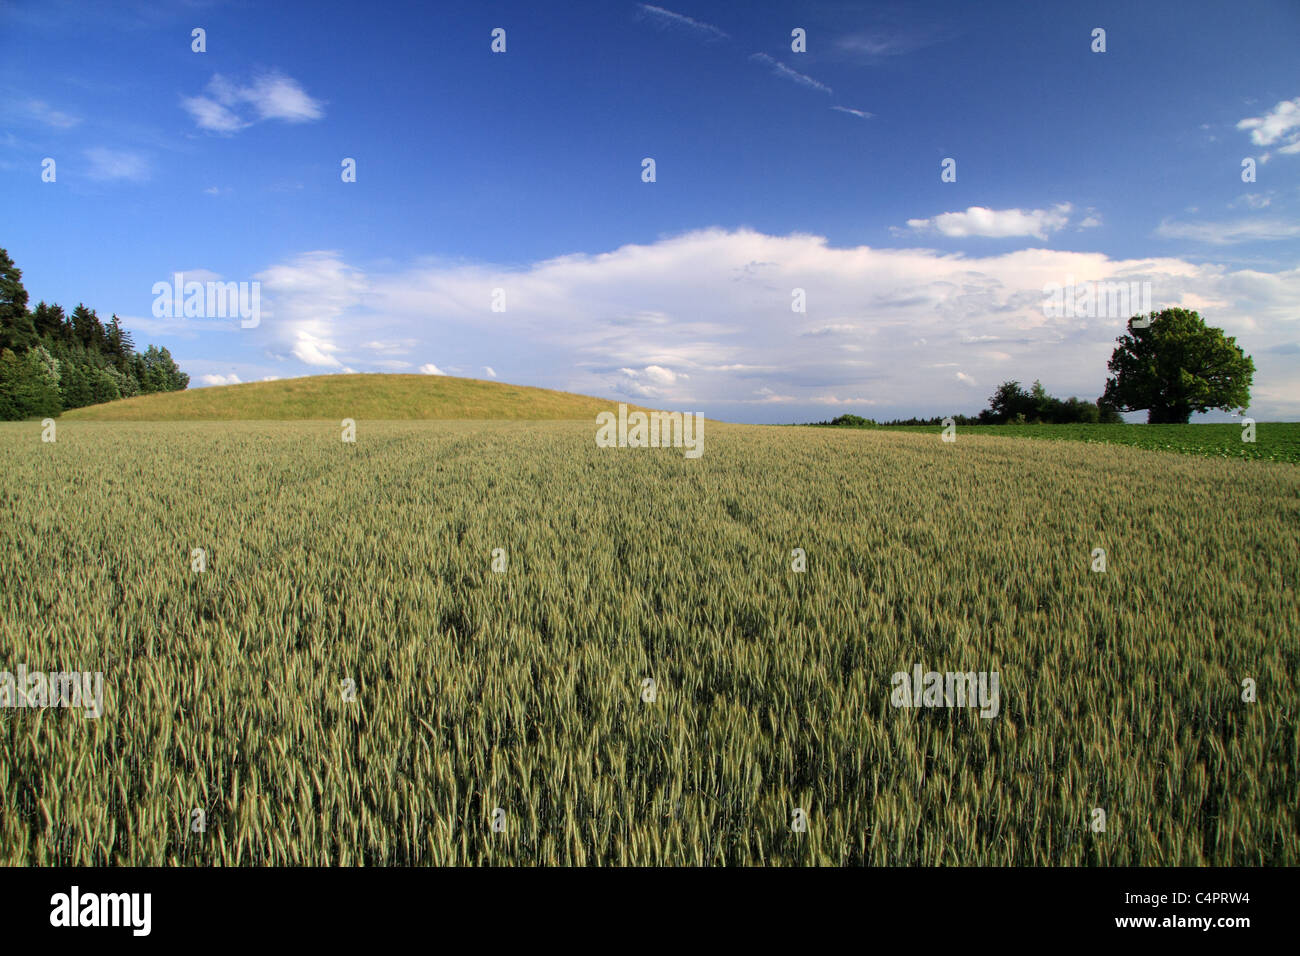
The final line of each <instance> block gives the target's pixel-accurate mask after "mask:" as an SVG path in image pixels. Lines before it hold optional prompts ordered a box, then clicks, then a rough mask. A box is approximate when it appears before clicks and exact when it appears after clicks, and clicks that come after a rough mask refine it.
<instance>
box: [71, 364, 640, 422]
mask: <svg viewBox="0 0 1300 956" xmlns="http://www.w3.org/2000/svg"><path fill="white" fill-rule="evenodd" d="M616 404H617V402H616V400H607V399H600V398H593V397H591V396H589V395H575V394H573V393H571V392H556V391H552V390H550V389H546V388H532V387H529V386H526V385H507V384H505V383H504V382H489V381H484V380H482V379H475V378H454V377H452V376H449V375H317V376H311V377H307V378H292V379H280V380H277V381H274V382H249V383H247V384H244V385H221V386H214V387H211V388H195V389H189V390H187V391H184V392H164V393H161V394H156V395H141V396H138V397H136V398H125V399H122V400H121V401H116V402H108V403H105V404H103V405H92V406H89V407H87V408H78V409H75V410H73V411H69V412H65V413H64V414H63V418H65V419H73V420H79V421H236V420H245V421H249V420H269V421H291V420H299V419H344V418H354V419H371V420H378V419H402V420H410V419H475V420H481V419H496V420H515V421H522V420H531V421H542V420H569V421H578V420H586V421H591V420H594V418H595V416H596V414H597V413H598V412H603V411H610V410H611V409H613V408H614V407H615V405H616Z"/></svg>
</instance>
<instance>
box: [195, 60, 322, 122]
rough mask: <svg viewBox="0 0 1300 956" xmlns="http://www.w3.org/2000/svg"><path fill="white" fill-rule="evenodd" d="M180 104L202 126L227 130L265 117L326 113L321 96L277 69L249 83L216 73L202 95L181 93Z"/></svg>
mask: <svg viewBox="0 0 1300 956" xmlns="http://www.w3.org/2000/svg"><path fill="white" fill-rule="evenodd" d="M181 105H182V106H184V107H185V109H186V111H188V112H189V114H190V116H191V117H192V118H193V119H194V122H195V123H196V124H197V125H198V127H199V128H200V129H205V130H208V131H209V132H212V133H226V134H230V133H237V132H238V131H239V130H241V129H245V128H247V127H249V126H252V125H253V124H254V123H256V122H259V121H264V120H282V121H284V122H286V123H308V122H311V121H312V120H318V119H320V118H321V117H322V116H324V115H325V109H324V104H323V103H322V102H321V101H320V100H316V99H313V98H312V97H311V96H309V95H307V92H306V91H305V90H304V89H303V88H302V86H300V85H299V83H298V82H297V81H296V80H294V79H292V78H291V77H288V76H285V75H283V74H281V73H274V72H273V73H266V74H262V75H260V76H257V77H255V78H254V80H253V82H252V83H251V84H250V85H248V86H240V85H237V84H235V83H232V82H231V81H230V80H228V79H227V78H226V77H224V76H222V75H221V74H219V73H218V74H214V75H213V77H212V79H211V80H209V81H208V85H207V89H206V92H205V93H204V94H203V95H200V96H186V97H181Z"/></svg>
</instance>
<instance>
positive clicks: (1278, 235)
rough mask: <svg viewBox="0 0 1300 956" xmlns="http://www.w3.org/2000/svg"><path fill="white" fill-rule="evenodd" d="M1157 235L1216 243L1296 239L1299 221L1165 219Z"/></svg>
mask: <svg viewBox="0 0 1300 956" xmlns="http://www.w3.org/2000/svg"><path fill="white" fill-rule="evenodd" d="M1155 234H1156V235H1157V236H1159V237H1160V238H1162V239H1192V240H1195V241H1197V242H1208V243H1212V244H1213V245H1216V246H1224V245H1231V244H1233V243H1237V242H1255V241H1272V240H1275V239H1295V238H1296V237H1298V236H1300V223H1296V222H1287V221H1286V220H1283V219H1238V220H1235V221H1233V222H1175V221H1173V220H1169V219H1166V220H1163V221H1162V222H1161V223H1160V225H1159V226H1157V227H1156V230H1155Z"/></svg>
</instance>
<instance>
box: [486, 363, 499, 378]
mask: <svg viewBox="0 0 1300 956" xmlns="http://www.w3.org/2000/svg"><path fill="white" fill-rule="evenodd" d="M483 371H485V372H487V373H488V378H496V377H497V373H496V372H495V371H493V369H492V366H491V365H484V366H483Z"/></svg>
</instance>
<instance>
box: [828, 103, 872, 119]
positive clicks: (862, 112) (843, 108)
mask: <svg viewBox="0 0 1300 956" xmlns="http://www.w3.org/2000/svg"><path fill="white" fill-rule="evenodd" d="M831 109H833V110H836V111H838V112H840V113H848V114H849V115H850V116H856V117H857V118H858V119H871V117H873V116H875V115H876V114H875V113H868V112H867V111H866V110H854V109H850V108H849V107H847V106H832V107H831Z"/></svg>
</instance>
